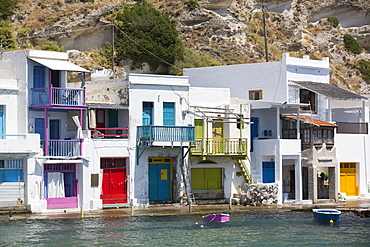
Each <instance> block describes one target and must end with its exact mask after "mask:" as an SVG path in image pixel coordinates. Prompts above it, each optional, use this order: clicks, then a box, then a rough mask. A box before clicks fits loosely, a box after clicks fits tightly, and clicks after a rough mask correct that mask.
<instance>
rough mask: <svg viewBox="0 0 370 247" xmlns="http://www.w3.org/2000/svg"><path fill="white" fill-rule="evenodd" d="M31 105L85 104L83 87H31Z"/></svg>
mask: <svg viewBox="0 0 370 247" xmlns="http://www.w3.org/2000/svg"><path fill="white" fill-rule="evenodd" d="M31 94H32V104H31V106H85V105H86V102H85V89H70V88H55V87H50V88H31Z"/></svg>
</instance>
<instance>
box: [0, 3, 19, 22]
mask: <svg viewBox="0 0 370 247" xmlns="http://www.w3.org/2000/svg"><path fill="white" fill-rule="evenodd" d="M16 6H17V1H15V0H0V19H3V20H6V19H7V18H8V17H9V16H11V15H12V14H13V13H14V9H15V7H16Z"/></svg>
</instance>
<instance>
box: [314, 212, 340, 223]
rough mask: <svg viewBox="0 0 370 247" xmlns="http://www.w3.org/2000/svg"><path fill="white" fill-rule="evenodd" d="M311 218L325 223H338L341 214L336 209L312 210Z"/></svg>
mask: <svg viewBox="0 0 370 247" xmlns="http://www.w3.org/2000/svg"><path fill="white" fill-rule="evenodd" d="M312 212H313V217H314V218H315V219H317V220H322V221H327V222H337V221H340V214H341V212H340V211H338V210H336V209H312Z"/></svg>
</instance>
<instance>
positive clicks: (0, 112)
mask: <svg viewBox="0 0 370 247" xmlns="http://www.w3.org/2000/svg"><path fill="white" fill-rule="evenodd" d="M4 134H5V131H4V106H2V105H1V106H0V139H4V136H3V135H4Z"/></svg>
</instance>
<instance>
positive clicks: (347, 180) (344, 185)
mask: <svg viewBox="0 0 370 247" xmlns="http://www.w3.org/2000/svg"><path fill="white" fill-rule="evenodd" d="M340 192H341V193H346V195H347V196H358V187H357V185H356V163H340Z"/></svg>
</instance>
